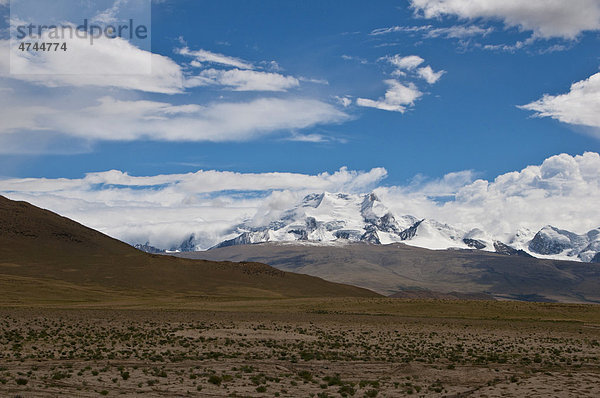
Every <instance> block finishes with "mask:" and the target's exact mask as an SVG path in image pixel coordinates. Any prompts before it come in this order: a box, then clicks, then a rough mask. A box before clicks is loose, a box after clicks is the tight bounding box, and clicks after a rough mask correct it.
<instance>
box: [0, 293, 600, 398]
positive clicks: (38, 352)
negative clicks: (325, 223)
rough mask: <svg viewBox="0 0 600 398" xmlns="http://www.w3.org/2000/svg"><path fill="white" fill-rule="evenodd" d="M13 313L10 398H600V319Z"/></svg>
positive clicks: (9, 313) (491, 307) (589, 308)
mask: <svg viewBox="0 0 600 398" xmlns="http://www.w3.org/2000/svg"><path fill="white" fill-rule="evenodd" d="M58 307H59V306H58V305H44V306H38V308H35V309H33V308H31V307H29V308H25V307H23V308H16V307H15V308H7V307H5V308H4V309H0V396H3V397H4V396H7V397H16V396H20V397H53V396H57V397H58V396H82V397H96V396H104V395H107V396H144V397H146V396H150V397H153V396H156V397H158V396H202V397H211V396H252V397H271V396H281V397H339V396H342V397H344V396H345V397H350V396H354V397H375V396H377V397H395V396H415V397H418V396H427V397H430V396H431V397H526V396H527V397H549V396H564V397H585V396H589V397H597V396H600V308H599V307H597V306H593V305H564V304H533V303H518V302H494V301H479V302H478V301H437V300H425V301H423V300H398V299H396V300H393V299H360V298H354V299H326V300H321V299H285V300H281V299H277V300H250V301H231V300H229V301H227V300H222V301H218V300H217V301H215V300H198V301H196V302H195V303H194V304H190V305H189V308H187V309H175V308H168V307H164V306H163V308H161V309H135V308H133V307H135V306H134V305H132V306H130V308H128V306H127V305H125V304H124V303H121V304H120V305H118V308H92V307H90V306H89V305H82V306H81V307H82V308H77V307H78V305H77V304H76V303H71V304H70V307H71V309H60V308H58Z"/></svg>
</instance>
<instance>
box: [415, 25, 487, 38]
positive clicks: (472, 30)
mask: <svg viewBox="0 0 600 398" xmlns="http://www.w3.org/2000/svg"><path fill="white" fill-rule="evenodd" d="M493 31H494V29H493V28H482V27H480V26H477V25H467V26H463V25H457V26H450V27H448V28H434V29H430V30H428V31H427V33H426V34H425V36H426V37H429V38H435V37H444V38H446V39H466V38H468V37H473V36H487V35H488V34H490V33H492V32H493Z"/></svg>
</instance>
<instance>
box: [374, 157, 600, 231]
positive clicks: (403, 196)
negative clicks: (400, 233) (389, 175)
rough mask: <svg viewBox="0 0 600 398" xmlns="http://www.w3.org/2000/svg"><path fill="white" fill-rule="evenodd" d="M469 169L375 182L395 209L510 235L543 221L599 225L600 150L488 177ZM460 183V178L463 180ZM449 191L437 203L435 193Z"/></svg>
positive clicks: (575, 227) (583, 227)
mask: <svg viewBox="0 0 600 398" xmlns="http://www.w3.org/2000/svg"><path fill="white" fill-rule="evenodd" d="M472 177H473V174H472V173H470V172H462V173H458V174H456V175H454V176H452V175H448V176H446V177H445V178H443V179H442V180H438V181H433V182H426V183H424V184H417V185H416V186H408V187H391V188H378V189H377V190H376V192H377V193H378V195H380V197H381V198H382V199H383V200H384V201H386V203H390V204H392V205H393V206H394V210H395V211H396V212H398V214H412V215H414V216H416V217H423V218H434V219H437V220H439V221H442V222H446V223H450V224H452V225H455V226H458V227H461V228H464V229H470V228H474V227H478V228H481V229H483V230H485V231H488V232H490V233H492V234H494V235H496V236H497V237H498V238H503V239H509V238H510V236H511V234H513V233H515V232H516V231H517V230H518V229H519V228H529V229H531V230H533V231H537V230H539V229H540V228H541V227H543V226H544V225H547V224H551V225H554V226H557V227H559V228H564V229H568V230H571V231H574V232H578V233H584V232H587V231H589V230H590V229H592V228H597V227H599V226H600V214H599V213H598V206H597V203H600V155H598V154H597V153H593V152H587V153H585V154H583V155H578V156H570V155H567V154H561V155H557V156H552V157H550V158H548V159H546V160H545V161H544V162H543V163H542V164H541V165H536V166H528V167H526V168H524V169H523V170H521V171H515V172H511V173H506V174H502V175H500V176H498V177H496V179H494V180H493V181H486V180H476V181H473V182H469V180H470V179H472ZM463 183H464V184H463ZM447 195H451V196H452V197H454V200H450V201H446V202H444V203H442V204H440V203H438V202H436V201H435V200H434V198H431V197H435V196H447Z"/></svg>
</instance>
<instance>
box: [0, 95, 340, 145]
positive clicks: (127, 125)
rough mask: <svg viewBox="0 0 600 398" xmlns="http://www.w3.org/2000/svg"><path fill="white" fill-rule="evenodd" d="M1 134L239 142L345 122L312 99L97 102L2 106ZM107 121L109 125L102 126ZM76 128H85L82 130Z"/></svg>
mask: <svg viewBox="0 0 600 398" xmlns="http://www.w3.org/2000/svg"><path fill="white" fill-rule="evenodd" d="M0 109H1V110H0V112H1V113H2V116H4V117H5V119H4V120H3V124H2V126H0V138H2V135H3V134H15V133H20V134H28V132H30V131H36V130H38V131H50V132H59V133H61V134H65V135H69V136H73V137H79V138H81V139H86V140H111V141H130V140H137V139H152V140H159V141H213V142H223V141H244V140H249V139H252V138H256V137H259V136H263V135H265V134H269V133H272V132H274V131H279V130H293V129H303V128H307V127H311V126H314V125H318V124H323V123H337V122H341V121H344V120H346V119H347V118H348V116H347V115H346V114H345V113H343V112H341V111H339V110H338V109H336V108H335V107H334V106H332V105H330V104H327V103H324V102H321V101H318V100H312V99H278V98H259V99H256V100H252V101H250V102H231V103H215V104H210V105H207V106H200V105H196V104H188V105H172V104H170V103H166V102H156V101H143V100H137V101H125V100H119V99H115V98H113V97H108V96H107V97H102V98H100V99H99V101H98V102H97V103H93V104H91V105H89V106H83V107H81V108H78V109H73V108H72V107H67V108H61V107H59V106H57V107H55V108H51V107H47V106H35V107H34V106H29V107H27V106H25V107H23V106H21V105H20V104H10V103H5V107H2V108H0ZM106 120H110V124H109V125H107V124H106ZM81 126H85V128H84V129H83V128H82V127H81Z"/></svg>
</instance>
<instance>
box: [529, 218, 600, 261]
mask: <svg viewBox="0 0 600 398" xmlns="http://www.w3.org/2000/svg"><path fill="white" fill-rule="evenodd" d="M528 247H529V251H531V252H533V253H536V254H539V255H542V256H561V257H565V256H566V257H569V258H573V257H577V258H579V259H580V260H581V261H584V262H591V261H592V260H593V259H594V258H595V257H597V255H598V253H599V252H600V228H596V229H592V230H591V231H589V232H588V233H586V234H583V235H577V234H575V233H573V232H569V231H565V230H563V229H558V228H555V227H553V226H551V225H547V226H545V227H544V228H542V229H541V230H540V231H539V232H538V233H537V234H535V236H534V237H533V239H532V240H531V241H530V242H529V246H528Z"/></svg>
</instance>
